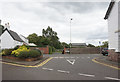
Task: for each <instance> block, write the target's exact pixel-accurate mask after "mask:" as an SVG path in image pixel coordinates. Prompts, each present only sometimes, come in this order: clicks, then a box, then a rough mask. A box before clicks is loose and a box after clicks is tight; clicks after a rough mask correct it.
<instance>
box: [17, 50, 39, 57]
mask: <svg viewBox="0 0 120 82" xmlns="http://www.w3.org/2000/svg"><path fill="white" fill-rule="evenodd" d="M39 56H41V54H40V52H38V51H37V50H30V51H21V52H20V54H19V55H18V57H19V58H37V57H39Z"/></svg>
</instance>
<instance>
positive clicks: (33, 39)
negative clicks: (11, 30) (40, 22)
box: [27, 33, 38, 45]
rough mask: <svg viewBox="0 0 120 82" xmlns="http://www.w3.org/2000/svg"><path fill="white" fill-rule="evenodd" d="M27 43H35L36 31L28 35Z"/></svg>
mask: <svg viewBox="0 0 120 82" xmlns="http://www.w3.org/2000/svg"><path fill="white" fill-rule="evenodd" d="M27 38H28V40H29V43H34V44H36V45H37V42H38V35H37V34H36V33H33V34H30V35H29V36H28V37H27Z"/></svg>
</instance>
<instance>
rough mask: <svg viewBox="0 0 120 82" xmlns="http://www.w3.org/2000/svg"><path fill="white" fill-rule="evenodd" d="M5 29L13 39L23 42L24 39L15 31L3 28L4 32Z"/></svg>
mask: <svg viewBox="0 0 120 82" xmlns="http://www.w3.org/2000/svg"><path fill="white" fill-rule="evenodd" d="M6 30H7V31H8V33H9V34H10V35H11V37H12V38H13V39H14V40H16V41H19V42H24V41H23V40H22V39H21V38H20V37H19V35H18V34H17V33H16V32H14V31H12V30H8V29H7V28H6V29H5V30H4V32H5V31H6Z"/></svg>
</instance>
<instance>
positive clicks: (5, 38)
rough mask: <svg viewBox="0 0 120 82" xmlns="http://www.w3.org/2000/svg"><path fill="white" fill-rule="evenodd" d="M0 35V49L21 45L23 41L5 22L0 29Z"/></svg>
mask: <svg viewBox="0 0 120 82" xmlns="http://www.w3.org/2000/svg"><path fill="white" fill-rule="evenodd" d="M1 33H2V34H1V36H0V46H1V49H10V48H14V47H16V46H17V45H23V44H24V41H23V40H22V39H21V38H20V37H19V35H18V34H17V33H16V32H14V31H12V30H10V26H9V23H7V24H5V27H4V29H3V30H2V31H1Z"/></svg>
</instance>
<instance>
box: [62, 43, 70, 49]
mask: <svg viewBox="0 0 120 82" xmlns="http://www.w3.org/2000/svg"><path fill="white" fill-rule="evenodd" d="M62 46H63V47H65V48H69V47H70V46H69V44H67V43H65V42H62Z"/></svg>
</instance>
